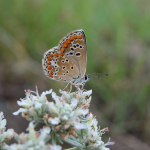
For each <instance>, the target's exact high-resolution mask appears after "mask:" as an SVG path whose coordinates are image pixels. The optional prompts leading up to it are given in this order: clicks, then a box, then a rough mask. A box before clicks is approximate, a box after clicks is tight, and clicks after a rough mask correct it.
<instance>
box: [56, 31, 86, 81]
mask: <svg viewBox="0 0 150 150" xmlns="http://www.w3.org/2000/svg"><path fill="white" fill-rule="evenodd" d="M58 49H59V50H60V51H62V52H63V53H64V54H65V55H66V56H68V57H69V58H70V59H71V61H72V62H73V63H74V64H75V65H76V66H77V68H78V70H79V76H80V77H81V78H82V77H83V76H84V75H85V72H86V63H87V47H86V37H85V33H84V31H83V30H82V29H81V30H76V31H73V32H70V33H69V34H67V35H66V36H65V37H64V38H62V40H61V41H60V42H59V44H58Z"/></svg>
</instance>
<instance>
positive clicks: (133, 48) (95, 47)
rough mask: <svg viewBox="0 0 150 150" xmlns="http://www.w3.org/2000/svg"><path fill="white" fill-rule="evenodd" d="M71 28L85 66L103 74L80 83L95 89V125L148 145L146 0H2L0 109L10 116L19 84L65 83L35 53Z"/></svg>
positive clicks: (149, 7) (149, 19) (149, 18)
mask: <svg viewBox="0 0 150 150" xmlns="http://www.w3.org/2000/svg"><path fill="white" fill-rule="evenodd" d="M76 29H83V30H84V31H85V33H86V38H87V58H88V61H87V73H108V74H109V76H108V77H105V76H102V79H101V80H98V79H91V80H90V81H89V82H88V83H87V84H86V86H85V89H93V100H92V105H91V111H92V112H93V113H94V114H96V115H97V117H98V119H99V124H100V125H101V127H105V126H109V128H110V133H111V134H112V136H113V135H114V134H115V133H118V134H119V133H121V134H122V133H128V134H132V135H133V136H135V137H136V138H137V139H139V140H140V141H142V142H144V143H147V144H149V145H150V140H149V139H150V128H149V127H150V109H149V106H150V100H149V99H150V31H149V29H150V1H149V0H143V1H141V0H132V1H131V0H95V1H86V0H82V1H81V0H74V1H69V0H65V1H58V0H55V1H48V0H42V1H40V0H22V1H17V0H0V109H1V110H2V111H4V113H5V116H6V118H7V119H8V118H9V117H10V118H12V119H13V120H15V118H16V117H15V118H14V117H13V116H12V115H10V113H12V112H13V111H16V110H17V104H16V100H17V99H19V98H20V97H24V91H23V90H24V89H27V88H30V89H35V84H36V83H37V84H38V85H39V90H40V91H43V90H48V89H49V88H53V89H54V90H55V91H58V89H60V88H62V89H63V88H64V87H65V84H64V83H58V82H56V81H52V80H50V79H48V78H46V77H45V76H44V73H43V70H42V66H41V60H42V58H43V53H44V52H45V51H46V50H48V49H50V48H52V47H54V46H56V45H57V44H58V42H59V40H60V39H61V38H62V37H63V36H65V35H66V34H67V33H68V32H70V31H73V30H76ZM19 119H20V118H19ZM19 119H18V121H20V120H19ZM22 122H25V120H22ZM8 123H9V124H10V126H11V127H12V126H14V128H15V126H18V128H19V126H20V122H17V121H16V123H15V122H11V121H8ZM26 125H27V123H26V124H25V125H24V128H26ZM18 128H17V127H16V130H18V131H19V132H21V131H22V128H21V127H20V130H19V129H18Z"/></svg>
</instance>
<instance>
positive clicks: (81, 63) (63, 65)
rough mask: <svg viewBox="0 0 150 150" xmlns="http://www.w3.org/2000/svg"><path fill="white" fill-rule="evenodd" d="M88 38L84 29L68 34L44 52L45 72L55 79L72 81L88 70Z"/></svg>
mask: <svg viewBox="0 0 150 150" xmlns="http://www.w3.org/2000/svg"><path fill="white" fill-rule="evenodd" d="M86 60H87V58H86V39H85V34H84V31H83V30H76V31H73V32H71V33H69V34H67V35H66V36H65V37H64V38H62V40H61V41H60V42H59V44H58V46H57V47H53V48H52V49H50V50H48V51H47V52H45V54H44V58H43V60H42V64H43V69H44V73H45V74H46V76H48V77H50V78H51V79H53V80H57V81H64V82H70V83H71V82H72V81H73V79H76V78H78V77H80V78H81V77H83V76H84V75H85V72H86Z"/></svg>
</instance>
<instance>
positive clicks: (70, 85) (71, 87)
mask: <svg viewBox="0 0 150 150" xmlns="http://www.w3.org/2000/svg"><path fill="white" fill-rule="evenodd" d="M71 91H72V84H71V83H70V91H69V92H71Z"/></svg>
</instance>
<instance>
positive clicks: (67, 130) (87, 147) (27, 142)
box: [0, 88, 114, 150]
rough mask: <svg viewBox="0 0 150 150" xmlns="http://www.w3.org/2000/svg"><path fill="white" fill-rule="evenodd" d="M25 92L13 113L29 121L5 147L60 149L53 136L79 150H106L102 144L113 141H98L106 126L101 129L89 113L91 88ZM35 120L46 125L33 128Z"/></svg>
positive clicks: (30, 149)
mask: <svg viewBox="0 0 150 150" xmlns="http://www.w3.org/2000/svg"><path fill="white" fill-rule="evenodd" d="M25 92H26V93H25V94H26V97H25V98H23V99H20V101H18V102H17V103H18V105H19V106H21V107H22V108H20V109H19V110H18V111H16V112H14V113H13V114H14V115H18V114H19V113H21V114H22V117H24V118H26V119H27V120H28V121H30V124H29V128H28V131H29V133H26V134H25V133H22V134H20V135H17V136H16V137H17V138H16V139H17V141H18V144H12V145H10V146H8V145H5V148H7V149H10V150H20V149H21V150H22V149H29V150H34V149H36V150H40V149H44V150H47V149H49V150H61V146H59V145H56V137H57V138H58V140H59V141H60V143H62V141H64V142H67V143H69V144H71V145H72V146H74V147H75V148H77V149H83V150H109V148H107V147H106V146H107V145H113V144H114V142H110V140H109V141H108V142H107V143H104V142H103V141H102V135H103V134H104V133H105V132H106V131H108V128H107V127H106V128H104V129H102V130H101V129H100V127H99V126H98V121H97V119H96V117H95V116H94V115H93V114H92V113H89V106H90V102H91V94H92V90H89V91H84V90H78V91H76V92H72V93H69V92H66V91H62V90H60V94H61V96H58V95H57V94H56V93H55V92H52V90H49V91H46V92H43V93H42V94H41V95H39V93H38V90H37V88H36V91H35V92H34V91H30V90H27V91H25ZM48 94H51V97H52V99H51V100H48V99H47V97H46V95H48ZM1 122H2V121H1ZM39 123H44V124H45V125H46V126H45V128H43V129H42V130H40V131H39V132H37V131H35V129H34V126H35V125H38V124H39ZM1 124H2V125H1ZM1 124H0V126H5V124H6V123H5V121H3V122H2V123H1ZM34 124H35V125H34ZM50 139H51V141H52V143H51V144H46V143H50ZM20 141H21V142H20ZM75 148H74V150H75ZM68 150H69V149H68Z"/></svg>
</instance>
